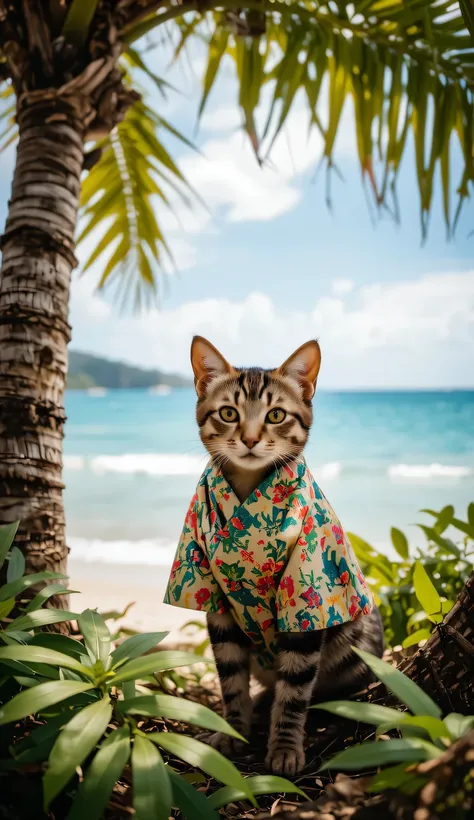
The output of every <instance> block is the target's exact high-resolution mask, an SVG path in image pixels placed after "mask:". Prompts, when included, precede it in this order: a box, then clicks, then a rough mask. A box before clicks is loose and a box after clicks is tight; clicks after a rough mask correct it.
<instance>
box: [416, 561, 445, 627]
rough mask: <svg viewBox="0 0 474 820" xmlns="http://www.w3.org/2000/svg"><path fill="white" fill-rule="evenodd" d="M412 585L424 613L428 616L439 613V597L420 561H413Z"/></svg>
mask: <svg viewBox="0 0 474 820" xmlns="http://www.w3.org/2000/svg"><path fill="white" fill-rule="evenodd" d="M413 585H414V587H415V595H416V597H417V598H418V600H419V602H420V604H421V606H422V607H423V609H424V610H425V612H426V614H427V615H430V616H431V615H435V614H441V598H440V597H439V595H438V592H437V591H436V589H435V587H434V585H433V583H432V581H431V580H430V578H429V577H428V575H427V572H426V570H425V568H424V566H423V564H421V563H420V561H415V566H414V568H413Z"/></svg>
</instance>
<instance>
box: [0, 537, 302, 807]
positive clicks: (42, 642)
mask: <svg viewBox="0 0 474 820" xmlns="http://www.w3.org/2000/svg"><path fill="white" fill-rule="evenodd" d="M17 526H18V524H14V525H9V526H7V527H0V566H1V565H2V564H3V562H4V561H5V560H6V561H8V570H9V571H8V573H7V577H8V579H9V580H8V581H7V583H6V584H5V585H4V586H3V587H0V623H1V629H0V642H1V644H2V645H0V731H1V732H5V730H6V729H7V728H8V727H11V726H12V724H15V723H18V722H21V721H24V720H25V721H27V723H26V724H25V727H24V731H23V732H21V730H20V737H21V739H20V740H19V741H18V742H17V743H15V744H14V745H13V746H10V749H9V753H10V755H9V757H8V758H4V759H3V760H0V769H3V770H7V771H8V770H11V769H14V768H21V767H22V766H24V765H27V764H30V763H32V762H34V763H41V762H47V767H46V770H45V773H44V776H43V800H44V811H45V812H49V811H50V810H51V805H52V804H53V803H54V800H55V799H56V798H57V797H58V796H59V795H60V794H61V793H62V792H64V790H67V791H68V792H69V791H70V790H71V787H74V786H77V785H78V784H77V771H78V769H79V768H81V769H82V772H83V779H82V780H81V783H80V784H79V785H78V788H77V793H76V795H75V799H74V801H73V805H72V807H71V810H70V812H69V814H68V817H69V820H82V818H83V817H87V818H88V820H99V819H100V818H101V817H102V816H103V813H104V811H105V809H106V806H107V803H108V801H109V798H110V796H111V794H112V791H113V788H114V786H115V784H116V782H117V780H119V779H120V777H121V776H122V773H123V771H124V769H125V767H126V766H127V765H128V764H130V766H131V771H132V782H133V801H134V809H135V814H136V816H137V818H139V820H148V819H150V820H152V818H153V820H160V818H162V819H163V820H166V818H168V817H169V815H170V813H171V808H172V807H176V808H178V809H180V810H181V812H182V814H183V815H184V817H186V818H187V819H188V820H203V818H206V820H217V817H218V816H217V814H216V811H215V802H216V800H214V802H211V801H210V800H208V799H207V798H206V797H205V796H204V795H203V794H201V793H199V792H197V791H196V790H195V789H194V788H193V786H192V785H190V784H189V783H188V782H187V781H186V780H184V779H183V778H182V777H181V776H180V775H178V773H177V772H175V771H174V770H173V769H172V767H171V766H170V764H169V763H168V762H165V760H164V759H163V757H162V754H161V751H160V749H161V750H163V751H164V752H165V753H166V752H167V753H168V754H171V755H172V756H173V757H179V758H181V759H182V760H184V761H186V762H188V763H189V764H190V765H192V766H195V767H197V768H199V769H202V771H204V772H206V773H208V774H209V775H211V776H212V777H214V778H216V779H217V780H219V781H220V782H221V783H223V784H224V786H225V787H226V788H228V790H229V791H228V792H225V791H223V790H221V791H220V792H218V794H219V797H218V802H219V805H224V804H225V802H228V801H229V800H234V799H240V800H244V799H247V800H249V801H250V802H251V803H253V804H254V805H257V804H256V800H255V795H258V794H266V793H271V792H273V791H282V790H284V791H287V792H300V790H299V789H298V787H296V786H293V785H292V784H291V783H289V782H288V781H287V780H284V779H282V778H275V777H268V778H264V779H263V780H262V779H260V780H259V779H258V778H244V777H242V775H241V774H240V773H239V771H238V770H237V768H236V767H235V766H234V764H233V763H231V762H230V761H229V760H227V759H226V758H225V757H224V756H223V755H222V754H220V752H218V751H216V750H215V749H213V748H212V747H211V746H209V745H207V744H205V743H202V742H201V741H199V740H196V739H195V738H193V737H189V736H187V735H183V734H178V733H176V732H171V731H164V730H163V727H162V724H160V723H157V722H156V721H155V720H154V719H155V718H163V717H164V718H169V719H172V720H174V721H175V722H180V723H181V722H186V723H188V724H191V725H195V726H200V727H202V728H205V729H210V730H213V731H219V732H223V733H225V734H229V735H231V736H234V737H237V738H241V736H240V735H239V734H238V732H236V731H235V729H233V728H232V727H231V726H230V725H229V724H228V723H227V722H226V721H225V720H224V719H223V718H222V717H220V716H219V715H217V714H215V712H213V711H212V710H211V709H208V708H207V707H206V706H204V705H202V704H200V703H194V702H191V701H188V700H185V699H184V698H178V697H176V696H171V695H167V694H163V693H162V692H153V691H152V690H151V689H149V694H143V692H144V691H145V692H146V691H147V690H146V689H145V687H144V685H143V684H144V683H145V682H146V681H147V680H148V679H150V676H153V677H152V678H151V680H153V681H154V683H155V685H156V677H154V676H156V674H157V673H163V672H165V671H166V672H172V673H175V669H176V668H179V667H188V666H189V665H192V664H196V663H198V662H200V663H202V661H203V658H202V656H201V655H197V654H193V653H191V652H182V651H178V650H171V649H170V650H162V651H159V650H157V649H156V647H157V644H159V643H160V641H162V640H163V638H165V637H166V635H167V633H166V632H154V633H149V634H135V635H131V636H130V637H127V638H126V639H125V640H122V641H121V642H120V643H119V644H118V645H117V646H114V636H113V635H112V634H111V632H110V631H109V629H108V627H107V624H106V622H105V619H104V618H103V617H102V616H101V615H100V614H99V613H98V612H97V611H95V610H90V609H87V610H85V611H84V612H82V613H81V614H79V615H76V614H74V613H72V612H63V611H62V610H54V609H43V608H42V606H43V604H44V603H46V602H47V601H48V600H49V598H50V594H48V593H50V592H51V588H53V589H54V590H57V587H58V585H57V584H54V583H53V584H50V588H48V587H45V588H44V589H43V590H41V591H40V592H39V593H38V594H37V595H36V596H35V597H34V598H33V600H32V601H30V602H28V601H25V602H22V600H21V595H22V594H23V593H24V591H25V590H26V589H28V588H29V587H31V586H34V585H35V584H38V583H44V582H47V581H51V580H56V579H57V578H63V577H64V576H58V575H57V574H55V573H49V572H42V573H37V574H35V575H28V576H23V575H21V574H20V570H21V571H23V569H24V564H23V563H22V562H21V560H19V559H18V553H20V550H18V548H16V547H12V542H13V539H14V537H15V534H16V529H17ZM20 555H21V553H20ZM61 589H64V588H62V587H61ZM22 606H23V609H24V611H23V613H22V612H20V613H19V615H18V616H17V617H16V618H13V619H12V618H10V617H9V615H10V612H11V610H12V609H13V608H14V607H15V608H22ZM105 614H106V615H107V616H108V617H109V618H110V619H112V620H113V619H114V618H115V619H118V618H120V617H121V616H122V615H123V613H121V612H112V613H105ZM72 618H73V619H75V620H77V623H78V625H79V629H80V631H81V633H82V640H76V639H73V638H70V637H67V636H64V635H56V634H51V633H43V632H41V627H42V626H43V625H44V624H51V623H58V622H60V621H66V620H70V619H72ZM153 650H155V651H153ZM138 681H142V685H141V686H140V687H139V689H140V692H141V694H140V695H137V686H136V684H137V682H138ZM31 715H34V716H35V718H36V720H35V723H34V725H33V728H31V724H30V722H29V720H28V719H29V717H30V716H31ZM143 719H146V720H148V722H149V730H148V729H147V730H146V731H145V726H144V724H143ZM39 722H40V723H41V722H42V724H41V725H39V726H38V723H39ZM15 734H17V735H18V730H16V732H15ZM11 737H12V735H11V734H10V738H11ZM241 739H242V738H241ZM0 740H1V738H0ZM1 745H2V752H3V753H4V751H3V750H6V746H7V744H6V743H4V742H3V740H2V743H1ZM39 813H40V810H39V808H38V814H39Z"/></svg>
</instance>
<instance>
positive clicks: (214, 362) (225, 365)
mask: <svg viewBox="0 0 474 820" xmlns="http://www.w3.org/2000/svg"><path fill="white" fill-rule="evenodd" d="M191 364H192V366H193V371H194V384H195V387H196V393H197V394H198V396H199V398H202V397H203V396H204V395H205V393H206V389H207V386H208V384H209V382H211V381H212V379H215V377H216V376H225V375H226V374H227V373H232V372H233V368H232V367H231V365H230V364H229V362H227V361H226V360H225V359H224V357H223V355H222V353H219V351H218V350H217V348H216V347H214V345H211V343H210V342H208V341H207V339H204V338H203V337H202V336H195V337H194V339H193V341H192V344H191Z"/></svg>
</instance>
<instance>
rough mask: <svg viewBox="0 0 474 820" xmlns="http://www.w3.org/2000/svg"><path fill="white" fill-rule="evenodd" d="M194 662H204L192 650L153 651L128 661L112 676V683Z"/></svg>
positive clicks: (135, 678) (189, 664)
mask: <svg viewBox="0 0 474 820" xmlns="http://www.w3.org/2000/svg"><path fill="white" fill-rule="evenodd" d="M194 663H202V658H201V657H199V655H193V654H192V653H191V652H180V651H178V650H174V649H165V650H163V651H162V652H153V653H152V654H151V655H143V656H142V657H140V658H134V659H133V660H131V661H127V663H125V664H124V665H123V666H120V667H119V668H118V669H117V670H116V673H115V677H114V678H112V680H111V681H110V683H111V684H114V683H122V682H123V681H127V680H137V679H138V678H143V677H146V676H147V675H152V674H154V673H155V672H165V671H166V670H167V669H175V668H176V667H177V666H191V665H192V664H194Z"/></svg>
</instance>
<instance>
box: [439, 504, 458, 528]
mask: <svg viewBox="0 0 474 820" xmlns="http://www.w3.org/2000/svg"><path fill="white" fill-rule="evenodd" d="M453 517H454V507H453V505H452V504H448V506H446V507H443V509H442V510H441V512H440V513H438V519H437V521H436V524H435V525H434V529H435V530H436V532H437V533H439V535H442V533H443V532H444V531H445V529H446V528H447V527H449V525H450V524H451V521H452V520H453Z"/></svg>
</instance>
